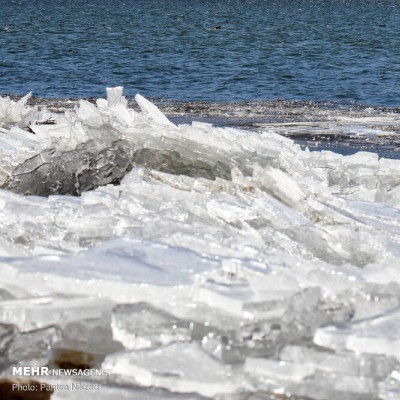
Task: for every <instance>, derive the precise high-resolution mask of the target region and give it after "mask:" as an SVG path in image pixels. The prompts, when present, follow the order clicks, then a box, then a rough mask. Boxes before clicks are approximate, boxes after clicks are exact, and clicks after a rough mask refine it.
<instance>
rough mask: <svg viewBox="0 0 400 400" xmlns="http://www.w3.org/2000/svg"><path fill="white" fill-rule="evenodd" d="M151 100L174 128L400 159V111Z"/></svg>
mask: <svg viewBox="0 0 400 400" xmlns="http://www.w3.org/2000/svg"><path fill="white" fill-rule="evenodd" d="M4 96H5V95H4ZM10 98H12V99H14V100H18V99H20V98H21V97H20V96H12V95H11V96H10ZM126 98H127V100H128V105H129V107H132V108H133V109H137V108H138V107H137V104H136V102H135V101H134V98H133V97H129V96H126ZM96 99H97V98H95V97H90V98H85V99H84V100H87V101H89V102H91V103H95V102H96ZM79 100H80V99H78V98H71V99H68V98H65V99H64V98H41V97H32V98H31V99H30V100H29V102H28V104H29V105H30V106H38V107H39V108H41V107H46V108H48V109H49V111H52V112H56V113H59V112H63V111H64V110H66V109H72V108H73V107H74V106H75V105H77V104H78V103H79ZM150 100H151V101H152V102H154V103H155V104H156V105H157V106H158V107H159V108H160V110H161V111H162V112H163V113H164V114H165V115H166V116H167V117H168V118H169V119H170V120H171V121H172V122H174V123H175V124H190V123H191V122H192V121H199V122H205V123H210V124H212V125H214V126H217V127H231V128H239V129H245V130H251V131H257V132H260V133H261V132H265V131H274V132H277V133H279V134H281V135H282V136H285V137H288V138H290V139H292V140H294V142H295V143H297V144H299V145H300V146H301V147H302V148H303V149H304V148H308V149H309V150H310V151H322V150H328V151H333V152H336V153H339V154H342V155H351V154H354V153H356V152H358V151H367V152H372V153H376V154H378V156H379V157H384V158H391V159H400V118H398V116H399V114H400V107H383V106H378V107H369V106H363V105H359V104H345V103H343V104H339V103H334V102H320V101H308V100H304V101H301V100H296V101H291V100H263V101H241V102H237V101H232V102H229V101H225V102H207V101H189V102H186V101H179V100H169V99H160V98H158V99H150Z"/></svg>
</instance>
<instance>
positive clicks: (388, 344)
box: [314, 309, 400, 360]
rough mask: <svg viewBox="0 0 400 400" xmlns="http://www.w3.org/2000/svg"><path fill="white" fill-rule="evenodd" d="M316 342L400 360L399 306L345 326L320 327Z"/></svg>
mask: <svg viewBox="0 0 400 400" xmlns="http://www.w3.org/2000/svg"><path fill="white" fill-rule="evenodd" d="M314 343H315V344H317V345H319V346H323V347H327V348H331V349H334V350H345V349H347V350H352V351H354V352H357V353H372V354H382V355H386V356H388V357H391V356H393V357H396V358H397V359H398V360H400V311H399V310H398V309H397V310H395V311H393V312H390V313H387V314H385V315H382V316H378V317H376V318H370V319H365V320H362V321H359V322H354V323H352V324H347V325H345V326H343V327H335V326H327V327H321V328H318V329H317V331H316V333H315V336H314Z"/></svg>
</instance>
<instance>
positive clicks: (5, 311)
mask: <svg viewBox="0 0 400 400" xmlns="http://www.w3.org/2000/svg"><path fill="white" fill-rule="evenodd" d="M112 306H113V303H112V302H110V301H109V300H106V299H98V298H94V297H92V298H90V297H87V298H85V297H70V298H62V297H59V298H55V297H35V298H25V299H15V300H3V301H0V322H1V323H5V324H14V325H16V326H18V328H19V329H20V330H21V331H22V332H27V331H31V330H34V329H39V328H43V327H46V326H50V325H57V324H59V323H66V322H68V321H76V320H80V319H85V318H90V317H92V318H94V317H99V316H101V315H102V313H103V312H104V311H105V310H110V309H111V308H112Z"/></svg>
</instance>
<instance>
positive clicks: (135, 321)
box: [112, 303, 193, 349]
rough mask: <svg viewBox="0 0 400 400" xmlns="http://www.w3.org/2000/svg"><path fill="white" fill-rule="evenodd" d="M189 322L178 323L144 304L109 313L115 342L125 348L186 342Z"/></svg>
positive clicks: (189, 329)
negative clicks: (118, 342)
mask: <svg viewBox="0 0 400 400" xmlns="http://www.w3.org/2000/svg"><path fill="white" fill-rule="evenodd" d="M191 328H193V323H190V322H189V321H184V320H180V319H179V318H176V317H174V316H173V315H172V314H169V313H167V312H165V311H163V310H160V309H157V308H155V307H152V306H151V305H149V304H146V303H136V304H124V305H119V306H117V307H116V308H115V309H114V310H113V313H112V329H113V337H114V339H115V340H118V341H120V342H121V343H122V344H123V345H124V346H125V347H126V348H127V349H143V348H150V347H158V346H161V345H166V344H169V343H172V342H178V341H186V342H188V341H190V339H191Z"/></svg>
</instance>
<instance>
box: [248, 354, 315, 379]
mask: <svg viewBox="0 0 400 400" xmlns="http://www.w3.org/2000/svg"><path fill="white" fill-rule="evenodd" d="M316 369H317V367H316V365H310V364H306V365H301V364H292V363H287V362H284V361H276V360H269V359H266V358H251V357H249V358H247V359H246V363H245V367H244V370H245V372H247V373H248V374H251V375H253V374H256V375H262V376H266V377H268V378H269V379H272V380H278V381H280V380H288V381H292V382H301V381H303V380H304V379H305V378H306V377H308V376H310V375H313V374H314V373H315V371H316Z"/></svg>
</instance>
